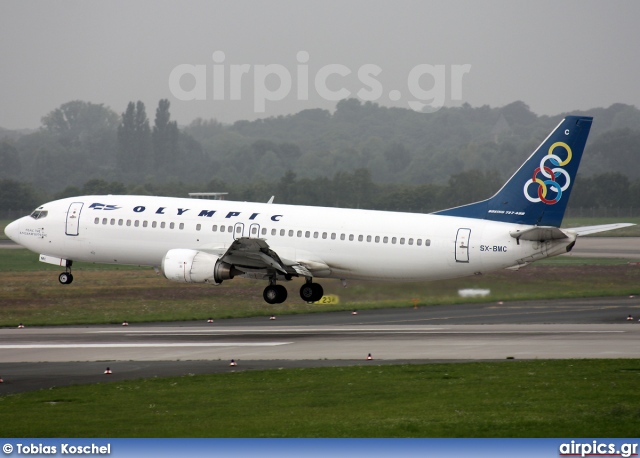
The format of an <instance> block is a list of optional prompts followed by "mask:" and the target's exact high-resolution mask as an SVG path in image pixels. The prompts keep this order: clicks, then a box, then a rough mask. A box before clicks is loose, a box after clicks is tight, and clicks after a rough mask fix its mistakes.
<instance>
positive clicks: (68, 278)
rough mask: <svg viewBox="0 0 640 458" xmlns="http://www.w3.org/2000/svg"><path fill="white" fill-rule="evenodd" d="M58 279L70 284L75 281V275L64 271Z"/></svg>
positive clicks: (64, 283)
mask: <svg viewBox="0 0 640 458" xmlns="http://www.w3.org/2000/svg"><path fill="white" fill-rule="evenodd" d="M58 281H59V282H60V283H62V284H63V285H68V284H69V283H71V282H72V281H73V275H71V273H69V272H62V273H61V274H60V275H58Z"/></svg>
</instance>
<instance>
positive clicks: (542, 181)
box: [524, 132, 573, 205]
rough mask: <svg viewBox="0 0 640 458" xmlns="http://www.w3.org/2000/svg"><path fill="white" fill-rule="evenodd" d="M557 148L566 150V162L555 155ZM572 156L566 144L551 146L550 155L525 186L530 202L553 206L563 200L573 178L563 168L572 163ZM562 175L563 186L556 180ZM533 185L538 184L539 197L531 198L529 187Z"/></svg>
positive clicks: (559, 143)
mask: <svg viewBox="0 0 640 458" xmlns="http://www.w3.org/2000/svg"><path fill="white" fill-rule="evenodd" d="M565 134H566V132H565ZM557 147H562V148H564V150H565V152H566V154H567V157H566V158H565V159H564V160H562V159H560V157H559V156H558V155H556V154H553V151H554V150H555V149H556V148H557ZM572 156H573V154H572V152H571V148H570V147H569V145H567V144H566V143H564V142H555V143H554V144H553V145H551V147H550V148H549V154H547V155H546V156H544V157H543V158H542V160H541V161H540V167H538V168H537V169H535V170H534V171H533V177H532V178H531V179H530V180H528V181H527V182H526V183H525V184H524V196H525V197H526V198H527V200H528V201H529V202H534V203H537V202H544V203H545V204H547V205H553V204H556V203H558V202H559V201H560V199H562V192H563V191H566V190H567V188H568V187H569V185H570V184H571V177H570V176H569V173H567V171H566V170H565V169H563V168H562V166H564V165H567V164H568V163H569V162H570V161H571V158H572ZM547 162H549V163H550V164H551V167H553V168H551V167H550V166H549V165H547ZM561 175H562V176H564V184H562V185H561V184H560V182H558V181H557V180H556V178H559V177H560V176H561ZM533 183H537V184H538V192H537V196H534V197H531V195H530V194H529V185H531V184H533ZM549 191H552V192H555V195H551V193H550V192H549ZM547 194H549V195H547Z"/></svg>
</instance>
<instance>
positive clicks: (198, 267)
mask: <svg viewBox="0 0 640 458" xmlns="http://www.w3.org/2000/svg"><path fill="white" fill-rule="evenodd" d="M161 270H162V274H163V275H164V276H165V278H167V279H168V280H173V281H177V282H181V283H211V284H213V285H219V284H220V283H222V281H223V280H231V279H232V278H233V277H234V276H235V275H236V274H238V273H240V272H238V271H237V270H236V269H234V267H233V266H232V265H231V264H227V263H226V262H222V261H220V259H219V258H218V257H217V256H215V255H213V254H209V253H205V252H203V251H197V250H189V249H184V248H178V249H175V250H169V251H168V252H167V254H165V255H164V258H162V265H161Z"/></svg>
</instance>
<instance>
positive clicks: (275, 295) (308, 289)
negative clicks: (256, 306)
mask: <svg viewBox="0 0 640 458" xmlns="http://www.w3.org/2000/svg"><path fill="white" fill-rule="evenodd" d="M287 294H288V293H287V289H286V288H285V287H284V286H282V285H276V282H275V280H270V283H269V286H267V287H266V288H265V289H264V292H263V293H262V297H263V298H264V300H265V302H266V303H267V304H281V303H283V302H284V301H286V300H287ZM322 296H324V290H323V289H322V285H320V284H318V283H313V281H312V279H311V278H307V282H306V283H305V284H304V285H302V286H301V287H300V297H301V298H302V300H303V301H305V302H309V303H311V302H318V301H319V300H320V299H321V298H322Z"/></svg>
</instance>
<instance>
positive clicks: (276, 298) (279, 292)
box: [262, 285, 287, 304]
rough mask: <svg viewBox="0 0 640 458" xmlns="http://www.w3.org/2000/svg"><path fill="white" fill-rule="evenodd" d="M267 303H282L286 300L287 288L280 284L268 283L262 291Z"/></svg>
mask: <svg viewBox="0 0 640 458" xmlns="http://www.w3.org/2000/svg"><path fill="white" fill-rule="evenodd" d="M262 297H263V298H264V300H265V302H266V303H267V304H282V303H283V302H284V301H286V300H287V288H285V287H284V286H282V285H269V286H267V287H266V288H265V289H264V292H263V293H262Z"/></svg>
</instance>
